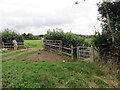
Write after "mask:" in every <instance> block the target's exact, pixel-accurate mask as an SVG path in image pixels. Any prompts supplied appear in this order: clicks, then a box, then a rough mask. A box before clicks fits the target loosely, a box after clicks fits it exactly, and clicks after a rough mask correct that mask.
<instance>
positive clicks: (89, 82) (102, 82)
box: [3, 58, 117, 88]
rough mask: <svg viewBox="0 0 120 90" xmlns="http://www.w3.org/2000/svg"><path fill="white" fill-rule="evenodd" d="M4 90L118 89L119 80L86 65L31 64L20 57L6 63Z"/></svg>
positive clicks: (62, 63)
mask: <svg viewBox="0 0 120 90" xmlns="http://www.w3.org/2000/svg"><path fill="white" fill-rule="evenodd" d="M13 65H14V66H13ZM3 87H4V88H5V87H7V88H61V87H64V88H85V87H88V88H92V87H93V88H97V87H98V88H106V87H112V88H114V87H117V79H116V77H115V76H114V75H110V74H107V73H105V72H102V71H101V70H100V69H99V68H98V67H96V66H94V65H92V64H90V63H86V62H77V63H67V62H66V63H64V62H31V61H21V60H20V58H17V59H15V60H10V61H7V62H5V63H3Z"/></svg>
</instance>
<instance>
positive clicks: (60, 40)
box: [60, 40, 62, 54]
mask: <svg viewBox="0 0 120 90" xmlns="http://www.w3.org/2000/svg"><path fill="white" fill-rule="evenodd" d="M60 46H61V47H60V54H62V41H61V40H60Z"/></svg>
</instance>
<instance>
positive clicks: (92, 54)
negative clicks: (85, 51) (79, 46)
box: [90, 47, 94, 63]
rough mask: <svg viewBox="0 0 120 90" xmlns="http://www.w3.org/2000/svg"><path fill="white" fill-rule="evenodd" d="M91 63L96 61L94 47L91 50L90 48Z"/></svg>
mask: <svg viewBox="0 0 120 90" xmlns="http://www.w3.org/2000/svg"><path fill="white" fill-rule="evenodd" d="M90 53H91V54H90V63H93V61H94V49H93V47H91V50H90Z"/></svg>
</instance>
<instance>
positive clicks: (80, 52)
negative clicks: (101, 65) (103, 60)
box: [77, 46, 94, 63]
mask: <svg viewBox="0 0 120 90" xmlns="http://www.w3.org/2000/svg"><path fill="white" fill-rule="evenodd" d="M93 54H94V51H93V47H85V46H78V47H77V59H86V58H90V62H91V63H92V62H93V58H94V57H93V56H94V55H93Z"/></svg>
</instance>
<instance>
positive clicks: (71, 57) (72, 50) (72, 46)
mask: <svg viewBox="0 0 120 90" xmlns="http://www.w3.org/2000/svg"><path fill="white" fill-rule="evenodd" d="M71 55H72V56H71V59H72V60H73V45H71Z"/></svg>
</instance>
